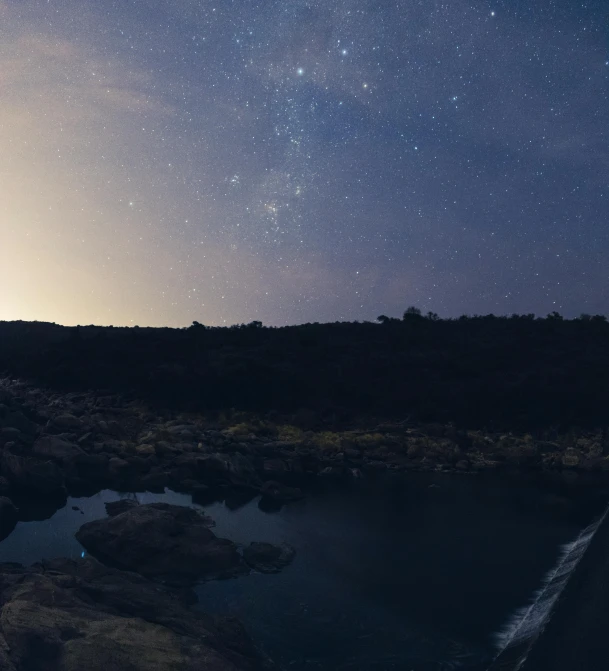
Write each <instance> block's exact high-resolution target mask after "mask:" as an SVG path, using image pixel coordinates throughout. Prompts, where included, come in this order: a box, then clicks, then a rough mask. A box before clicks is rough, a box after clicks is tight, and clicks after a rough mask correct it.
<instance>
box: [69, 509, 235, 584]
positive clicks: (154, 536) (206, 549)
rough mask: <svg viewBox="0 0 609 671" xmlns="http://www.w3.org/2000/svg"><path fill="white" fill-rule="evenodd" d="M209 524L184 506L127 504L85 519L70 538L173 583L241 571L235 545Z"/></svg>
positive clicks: (120, 563)
mask: <svg viewBox="0 0 609 671" xmlns="http://www.w3.org/2000/svg"><path fill="white" fill-rule="evenodd" d="M109 512H110V511H109ZM110 514H113V513H112V512H111V513H110ZM209 524H210V520H209V518H207V517H205V516H204V515H201V514H200V513H198V512H197V511H196V510H193V509H192V508H187V507H184V506H174V505H170V504H168V503H150V504H146V505H129V506H128V507H127V509H126V510H124V511H123V512H120V513H119V514H116V515H114V516H113V517H110V518H107V519H101V520H95V521H93V522H87V523H86V524H84V525H83V526H82V527H81V528H80V529H79V531H78V532H77V533H76V538H77V540H78V541H79V542H80V543H81V544H82V545H83V546H84V547H85V549H86V550H88V551H89V552H90V553H91V554H93V555H94V556H96V557H97V558H98V559H100V560H101V561H104V562H105V563H109V564H111V565H113V566H116V567H118V568H122V569H126V570H129V571H137V572H138V573H141V574H142V575H144V576H146V577H148V578H152V579H155V580H159V581H162V582H166V583H169V584H174V585H184V584H192V583H194V582H196V581H197V580H205V579H211V578H226V577H232V576H236V575H239V574H242V573H245V572H247V567H246V566H245V564H244V562H243V559H242V557H241V555H240V554H239V552H238V551H237V546H236V545H235V544H234V543H233V542H232V541H229V540H226V539H223V538H217V537H216V536H215V534H214V533H213V532H212V531H210V529H209Z"/></svg>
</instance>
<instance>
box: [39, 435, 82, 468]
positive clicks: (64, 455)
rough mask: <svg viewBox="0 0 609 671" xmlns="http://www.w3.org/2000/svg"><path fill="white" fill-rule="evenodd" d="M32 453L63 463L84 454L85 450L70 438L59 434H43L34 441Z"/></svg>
mask: <svg viewBox="0 0 609 671" xmlns="http://www.w3.org/2000/svg"><path fill="white" fill-rule="evenodd" d="M32 453H33V454H35V455H36V456H37V457H42V458H46V459H54V460H55V461H59V462H61V463H64V462H69V461H72V460H74V459H76V458H77V457H79V456H81V455H84V452H83V451H82V450H81V449H80V447H78V445H75V444H74V443H71V442H70V441H68V440H64V439H63V438H60V437H59V436H41V437H40V438H38V440H37V441H36V442H35V443H34V445H33V447H32Z"/></svg>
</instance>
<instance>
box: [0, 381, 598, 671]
mask: <svg viewBox="0 0 609 671" xmlns="http://www.w3.org/2000/svg"><path fill="white" fill-rule="evenodd" d="M608 455H609V438H608V436H607V432H606V431H600V430H599V431H596V432H587V433H578V434H569V435H555V434H553V433H552V432H546V434H544V435H541V436H535V437H533V436H531V435H516V434H492V433H487V432H483V431H474V430H472V431H465V430H457V429H455V428H454V427H452V426H450V425H449V426H438V425H425V426H422V425H419V426H413V425H410V424H409V423H408V422H403V423H391V424H382V423H381V424H377V425H376V426H374V427H373V428H371V429H370V430H361V429H358V430H353V431H340V432H337V431H321V430H318V431H303V430H302V429H300V428H298V427H296V426H288V425H284V424H278V423H273V422H272V421H270V420H268V419H264V420H260V419H258V420H257V419H255V418H254V419H253V418H252V417H251V416H249V417H243V416H241V417H240V416H238V415H235V414H234V413H233V414H231V416H230V417H224V418H222V417H220V418H218V417H216V418H215V419H213V420H211V419H209V418H207V417H204V416H201V415H192V414H184V413H177V412H171V413H169V412H167V413H159V412H158V411H155V412H153V411H151V410H150V408H148V407H146V405H144V404H143V403H142V402H140V401H138V400H136V399H129V398H125V397H121V396H117V395H115V394H105V393H102V392H98V391H96V392H93V391H92V392H87V393H71V394H62V393H56V392H53V391H49V390H43V389H40V388H35V387H33V386H31V385H28V384H26V383H23V382H19V381H14V380H9V379H4V380H0V539H1V538H4V537H6V536H7V535H8V534H10V533H11V531H12V529H13V528H14V527H15V525H16V523H17V522H18V521H19V519H22V518H23V514H24V513H23V510H24V509H25V506H24V505H23V504H25V503H26V502H27V504H28V505H30V504H31V503H32V501H41V502H43V503H44V504H45V506H46V507H47V510H50V511H51V512H52V511H53V510H55V509H57V508H59V507H61V506H63V505H65V502H66V499H67V496H68V495H76V496H79V495H80V496H82V495H86V494H93V493H95V492H97V491H99V490H101V489H103V488H112V489H116V490H120V491H146V490H147V491H163V490H164V488H165V487H169V488H171V489H174V490H176V491H181V492H185V493H190V494H192V495H193V500H195V501H197V502H199V503H205V502H211V501H213V500H217V499H219V498H222V499H225V500H227V501H229V500H235V501H244V500H248V499H251V498H253V497H254V496H258V495H261V496H262V498H261V505H263V504H264V505H267V506H277V505H281V504H283V503H285V502H288V501H292V500H296V499H299V498H301V497H302V496H304V495H305V494H306V488H307V486H308V483H309V482H310V481H311V479H312V478H315V477H327V478H362V477H367V476H368V475H369V474H373V473H377V472H379V471H391V472H400V471H409V470H423V471H424V470H440V471H441V470H454V471H458V472H462V473H465V474H467V473H476V472H479V471H484V470H497V469H511V470H514V469H527V470H562V469H568V470H570V471H571V472H573V473H577V472H579V471H595V472H599V473H602V472H605V471H608V470H609V456H608ZM108 513H109V517H108V518H105V519H102V520H96V521H93V522H89V523H87V524H85V525H83V527H81V529H80V530H79V532H78V533H77V538H78V540H79V541H80V543H81V544H82V545H83V546H84V547H85V548H86V550H87V551H88V552H89V553H90V554H91V555H92V556H88V557H87V558H86V559H83V560H80V561H77V562H73V561H69V560H66V559H57V560H55V561H53V562H50V563H47V564H44V565H42V564H40V565H34V566H32V567H29V568H25V567H22V566H16V565H6V564H4V565H0V609H1V610H0V669H8V670H10V671H38V670H40V671H43V670H44V671H77V670H79V671H80V670H81V669H88V670H93V671H95V670H96V669H100V670H101V669H103V670H104V671H111V670H113V669H117V670H118V669H121V670H122V669H127V670H129V671H139V670H140V669H141V670H142V671H144V669H145V670H147V671H148V670H159V671H160V670H163V671H164V670H173V669H175V670H176V671H177V670H178V669H180V670H192V671H194V670H195V669H197V670H198V669H201V670H203V669H205V670H207V671H240V670H243V671H249V670H251V671H255V670H256V669H271V668H274V667H273V666H272V664H271V662H269V661H268V660H266V659H265V658H264V657H263V656H262V655H261V654H260V653H259V652H258V651H257V650H256V648H255V647H254V645H253V643H252V642H251V641H250V640H249V639H248V637H247V635H246V634H245V633H244V631H243V629H242V627H241V626H240V625H239V624H238V623H237V622H236V621H234V620H231V619H223V618H215V617H212V616H208V615H204V614H202V613H200V612H198V611H195V610H192V609H191V608H190V605H189V604H191V603H192V602H193V601H194V600H195V599H194V595H193V593H192V592H190V588H191V587H192V586H193V585H194V584H196V583H197V582H200V581H205V580H210V579H217V578H231V577H236V576H239V575H245V574H247V573H248V572H250V571H252V570H255V571H262V572H275V571H279V570H281V569H282V568H283V567H285V566H286V565H287V564H288V563H289V562H290V561H291V559H292V557H293V551H292V550H291V549H290V548H288V547H278V546H273V545H270V544H267V543H252V544H250V545H248V546H247V547H241V546H238V545H236V544H234V543H232V542H231V541H228V540H226V539H221V538H217V537H216V536H215V534H214V533H213V532H212V531H211V528H210V527H211V525H212V523H211V521H210V520H209V519H208V518H206V517H205V516H203V515H201V514H199V513H198V512H195V511H194V510H192V509H189V508H183V507H178V506H171V505H168V504H161V503H158V504H150V505H145V506H144V505H143V506H138V505H137V504H136V503H134V502H129V501H122V502H118V503H115V504H109V505H108Z"/></svg>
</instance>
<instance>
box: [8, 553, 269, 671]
mask: <svg viewBox="0 0 609 671" xmlns="http://www.w3.org/2000/svg"><path fill="white" fill-rule="evenodd" d="M189 596H190V597H192V596H194V595H188V594H183V593H182V594H180V593H177V592H174V591H172V590H170V589H168V588H165V587H162V586H160V585H158V584H156V583H151V582H149V581H148V580H146V579H144V578H142V577H141V576H138V575H136V574H134V573H126V572H122V571H117V570H115V569H110V568H107V567H105V566H103V565H101V564H99V563H98V562H97V561H96V560H95V559H93V558H92V557H87V558H86V559H84V560H79V561H71V560H67V559H58V560H54V561H52V562H48V563H45V564H44V565H42V564H38V565H36V564H35V565H34V566H32V567H29V568H24V567H22V566H19V565H15V564H0V668H1V669H2V670H3V671H84V670H85V669H86V671H271V670H272V669H274V668H275V667H274V665H273V664H272V663H271V662H270V661H268V660H267V659H266V658H264V657H263V656H262V655H261V654H260V653H259V652H258V651H257V650H256V648H255V647H254V645H253V644H252V642H251V641H250V639H249V638H248V636H247V634H246V633H245V631H244V629H243V627H242V626H241V625H240V624H239V623H238V622H237V621H236V620H234V619H232V618H219V617H211V616H208V615H205V614H204V613H201V612H198V611H195V610H191V609H190V608H189V607H188V605H187V602H188V601H192V598H190V599H189V598H188V597H189Z"/></svg>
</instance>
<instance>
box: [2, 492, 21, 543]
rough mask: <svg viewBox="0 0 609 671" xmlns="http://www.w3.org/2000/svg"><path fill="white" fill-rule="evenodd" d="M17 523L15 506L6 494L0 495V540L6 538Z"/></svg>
mask: <svg viewBox="0 0 609 671" xmlns="http://www.w3.org/2000/svg"><path fill="white" fill-rule="evenodd" d="M16 524H17V508H15V506H14V505H13V502H12V501H11V500H10V499H9V498H7V497H6V496H0V540H3V539H4V538H6V537H7V536H8V535H9V534H10V533H11V531H12V530H13V529H14V528H15V525H16Z"/></svg>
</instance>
